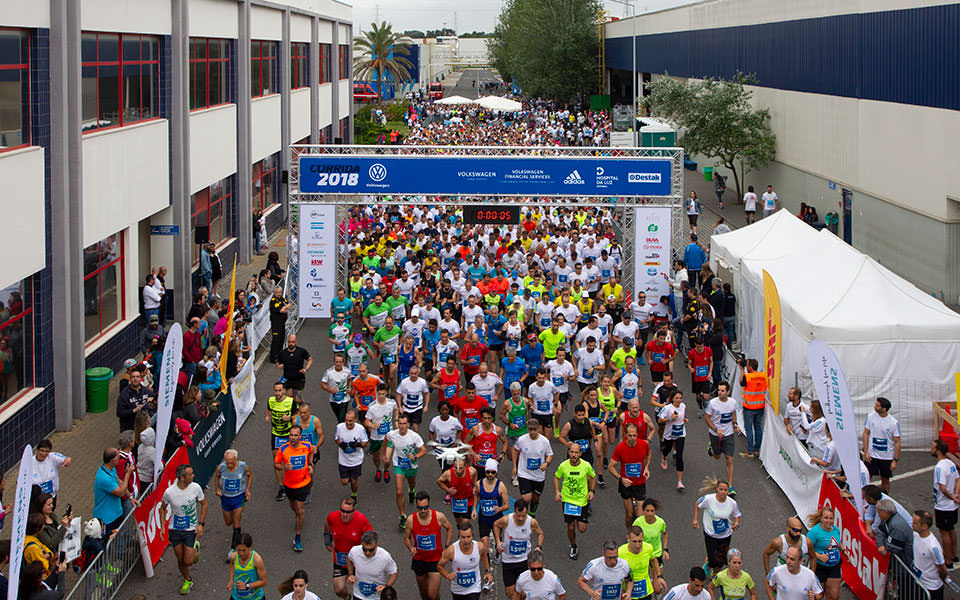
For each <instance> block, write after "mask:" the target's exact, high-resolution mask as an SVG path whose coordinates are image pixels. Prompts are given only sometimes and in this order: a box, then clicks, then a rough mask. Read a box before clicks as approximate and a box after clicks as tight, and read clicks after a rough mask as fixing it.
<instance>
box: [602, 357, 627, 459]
mask: <svg viewBox="0 0 960 600" xmlns="http://www.w3.org/2000/svg"><path fill="white" fill-rule="evenodd" d="M597 400H599V401H600V403H601V404H602V405H603V411H604V412H605V414H606V418H605V419H604V421H603V433H602V438H603V439H602V440H601V441H602V444H601V447H602V449H603V459H604V462H606V461H607V458H608V457H607V450H609V449H610V448H614V447H616V445H617V430H618V429H619V427H620V420H619V418H618V417H619V416H620V413H619V406H620V404H621V402H622V401H623V394H621V393H620V390H618V389H617V388H616V387H614V385H613V378H612V377H611V376H610V375H609V374H606V373H604V374H603V376H602V377H600V387H598V388H597Z"/></svg>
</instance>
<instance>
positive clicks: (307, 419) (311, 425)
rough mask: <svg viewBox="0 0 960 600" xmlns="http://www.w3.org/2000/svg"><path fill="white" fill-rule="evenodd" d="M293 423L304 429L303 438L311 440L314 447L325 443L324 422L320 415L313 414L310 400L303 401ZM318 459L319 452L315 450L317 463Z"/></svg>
mask: <svg viewBox="0 0 960 600" xmlns="http://www.w3.org/2000/svg"><path fill="white" fill-rule="evenodd" d="M293 423H294V425H296V426H297V427H299V428H300V430H301V431H302V433H301V434H300V439H301V440H303V441H305V442H310V444H312V445H313V447H314V448H319V447H320V446H322V445H323V439H324V437H323V424H322V423H321V422H320V419H319V418H318V417H316V416H314V415H313V412H312V411H311V410H310V403H309V402H307V401H303V402H301V403H300V408H299V410H297V418H296V419H295V420H294V422H293ZM318 459H319V454H318V453H317V452H314V454H313V462H314V463H316V462H317V460H318Z"/></svg>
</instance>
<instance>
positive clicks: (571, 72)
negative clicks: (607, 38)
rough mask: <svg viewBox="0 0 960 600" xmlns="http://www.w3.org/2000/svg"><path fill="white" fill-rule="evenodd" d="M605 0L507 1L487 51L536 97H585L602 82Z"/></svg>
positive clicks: (508, 75) (564, 99) (506, 78)
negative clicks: (600, 31)
mask: <svg viewBox="0 0 960 600" xmlns="http://www.w3.org/2000/svg"><path fill="white" fill-rule="evenodd" d="M600 8H601V5H600V1H599V0H506V2H505V4H504V7H503V11H502V12H501V13H500V18H499V21H498V23H497V26H496V28H495V29H494V31H493V34H492V36H491V37H490V39H489V40H488V41H487V50H488V51H489V54H490V58H491V60H492V62H493V66H494V67H496V68H497V69H498V70H499V71H500V74H501V76H502V77H503V79H504V81H510V80H511V79H515V80H516V82H517V83H518V84H519V85H520V87H521V88H523V90H524V92H525V93H527V94H529V95H531V96H539V97H542V98H549V99H552V100H556V101H558V102H561V103H564V102H573V101H576V100H579V99H583V98H584V96H586V95H588V94H590V93H591V92H592V91H593V90H594V89H595V88H596V85H597V24H596V23H597V16H598V14H599V11H600Z"/></svg>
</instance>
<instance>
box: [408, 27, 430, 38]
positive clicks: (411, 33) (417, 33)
mask: <svg viewBox="0 0 960 600" xmlns="http://www.w3.org/2000/svg"><path fill="white" fill-rule="evenodd" d="M403 35H405V36H407V37H409V38H413V39H415V40H422V39H423V38H425V37H427V34H425V33H424V32H423V31H421V30H419V29H407V30H406V31H404V32H403Z"/></svg>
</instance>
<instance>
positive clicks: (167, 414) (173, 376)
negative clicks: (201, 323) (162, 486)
mask: <svg viewBox="0 0 960 600" xmlns="http://www.w3.org/2000/svg"><path fill="white" fill-rule="evenodd" d="M182 364H183V330H182V328H181V327H180V323H174V324H173V325H171V326H170V331H169V332H167V341H166V343H165V344H164V345H163V356H162V357H161V359H160V370H159V372H158V374H159V377H160V382H159V383H158V388H157V441H158V443H157V448H156V450H155V451H154V456H153V480H154V481H156V480H157V478H158V477H160V471H161V470H162V469H163V448H164V444H163V442H162V440H165V439H167V433H168V432H169V431H170V419H171V417H172V416H173V399H174V397H175V396H176V393H177V379H178V378H179V377H180V367H181V365H182Z"/></svg>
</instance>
